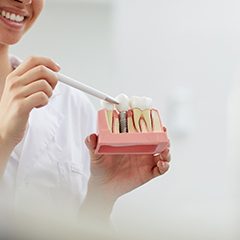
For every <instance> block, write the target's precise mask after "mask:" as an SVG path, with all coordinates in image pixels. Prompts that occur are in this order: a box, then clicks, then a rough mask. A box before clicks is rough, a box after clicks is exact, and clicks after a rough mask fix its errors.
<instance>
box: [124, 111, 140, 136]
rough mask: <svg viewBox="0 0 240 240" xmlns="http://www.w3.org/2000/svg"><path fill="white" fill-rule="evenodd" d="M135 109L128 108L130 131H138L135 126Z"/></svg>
mask: <svg viewBox="0 0 240 240" xmlns="http://www.w3.org/2000/svg"><path fill="white" fill-rule="evenodd" d="M133 114H134V113H133V110H128V112H127V124H128V132H129V133H136V132H138V131H137V129H136V128H135V126H134V118H133Z"/></svg>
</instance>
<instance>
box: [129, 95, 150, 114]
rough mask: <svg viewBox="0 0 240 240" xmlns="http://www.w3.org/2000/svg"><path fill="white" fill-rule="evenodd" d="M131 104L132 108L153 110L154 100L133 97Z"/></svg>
mask: <svg viewBox="0 0 240 240" xmlns="http://www.w3.org/2000/svg"><path fill="white" fill-rule="evenodd" d="M129 104H130V107H131V108H139V109H141V110H142V111H143V110H145V109H150V108H152V99H151V98H148V97H137V96H133V97H131V99H130V101H129Z"/></svg>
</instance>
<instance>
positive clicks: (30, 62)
mask: <svg viewBox="0 0 240 240" xmlns="http://www.w3.org/2000/svg"><path fill="white" fill-rule="evenodd" d="M41 65H43V66H45V67H47V68H49V69H51V70H52V71H54V72H58V71H59V70H60V67H59V65H58V64H57V63H55V62H54V61H53V60H52V59H50V58H45V57H30V58H28V59H27V60H25V61H24V62H23V63H22V64H20V65H19V66H18V67H17V68H16V69H15V71H14V72H13V73H14V75H16V76H21V75H23V74H24V73H26V72H28V71H29V70H30V69H32V68H35V67H36V66H41Z"/></svg>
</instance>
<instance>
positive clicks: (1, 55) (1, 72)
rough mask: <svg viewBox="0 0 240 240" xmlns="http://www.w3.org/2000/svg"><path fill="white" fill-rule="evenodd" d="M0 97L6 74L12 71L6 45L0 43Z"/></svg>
mask: <svg viewBox="0 0 240 240" xmlns="http://www.w3.org/2000/svg"><path fill="white" fill-rule="evenodd" d="M0 63H1V64H0V99H1V96H2V91H3V88H4V85H5V80H6V77H7V76H8V74H9V73H10V72H11V71H12V67H11V63H10V62H9V57H8V46H5V45H1V44H0Z"/></svg>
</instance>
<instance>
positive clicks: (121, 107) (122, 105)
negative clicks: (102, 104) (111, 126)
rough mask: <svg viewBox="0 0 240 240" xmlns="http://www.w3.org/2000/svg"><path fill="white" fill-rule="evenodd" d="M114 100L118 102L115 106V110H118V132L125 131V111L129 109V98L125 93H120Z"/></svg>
mask: <svg viewBox="0 0 240 240" xmlns="http://www.w3.org/2000/svg"><path fill="white" fill-rule="evenodd" d="M116 100H117V101H118V102H119V104H118V105H117V106H116V107H117V110H118V111H119V132H120V133H127V132H128V124H127V111H128V110H129V109H130V107H129V98H128V96H127V95H125V94H123V93H122V94H120V95H118V96H117V97H116Z"/></svg>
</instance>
